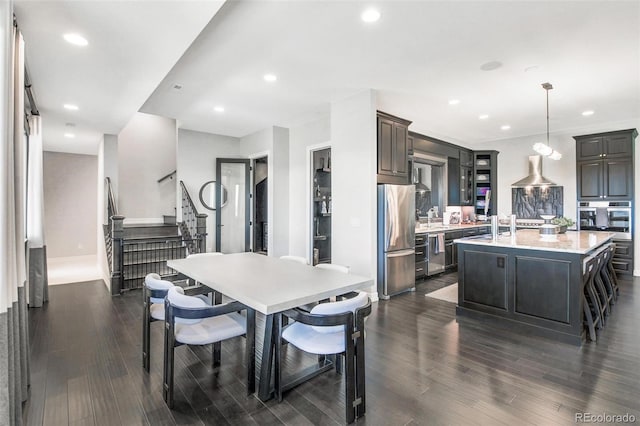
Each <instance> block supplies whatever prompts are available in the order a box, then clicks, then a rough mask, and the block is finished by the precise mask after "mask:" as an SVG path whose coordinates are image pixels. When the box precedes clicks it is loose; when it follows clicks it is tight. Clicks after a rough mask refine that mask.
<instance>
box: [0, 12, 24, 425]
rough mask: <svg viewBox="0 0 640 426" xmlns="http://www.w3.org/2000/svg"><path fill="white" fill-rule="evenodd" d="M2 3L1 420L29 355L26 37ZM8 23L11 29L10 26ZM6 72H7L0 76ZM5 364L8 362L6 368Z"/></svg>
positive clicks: (15, 420)
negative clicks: (26, 226)
mask: <svg viewBox="0 0 640 426" xmlns="http://www.w3.org/2000/svg"><path fill="white" fill-rule="evenodd" d="M3 3H5V4H4V5H1V6H0V8H2V9H1V10H0V11H1V12H2V14H1V16H2V22H1V23H0V35H1V36H2V46H1V47H0V49H1V50H0V55H1V57H0V65H1V66H2V69H1V70H0V81H2V82H9V84H8V85H6V86H5V85H3V86H2V87H1V88H0V94H1V95H2V96H0V102H3V105H2V106H0V112H2V114H1V116H0V130H1V132H0V138H1V140H0V363H1V364H2V368H0V424H3V425H4V424H6V425H21V424H22V402H23V401H25V400H26V398H27V395H28V392H27V390H28V384H29V358H28V330H27V309H26V295H25V281H26V260H25V245H24V241H25V233H24V184H25V179H26V176H25V167H24V164H25V161H24V160H25V158H24V155H25V146H24V137H23V127H24V41H23V39H22V35H21V34H20V33H19V31H18V30H17V29H16V28H15V27H13V26H12V25H11V22H12V21H11V14H10V13H6V16H5V12H7V11H9V12H10V11H11V3H10V2H8V3H9V6H8V7H7V4H6V3H7V2H3ZM10 28H12V30H11V29H10ZM3 77H5V78H3ZM5 366H6V368H5Z"/></svg>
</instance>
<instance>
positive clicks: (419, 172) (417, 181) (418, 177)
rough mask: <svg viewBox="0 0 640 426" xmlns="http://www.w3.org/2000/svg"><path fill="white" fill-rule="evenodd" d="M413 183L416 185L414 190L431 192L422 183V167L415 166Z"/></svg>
mask: <svg viewBox="0 0 640 426" xmlns="http://www.w3.org/2000/svg"><path fill="white" fill-rule="evenodd" d="M414 183H415V185H416V192H420V193H424V192H431V190H430V189H429V187H428V186H427V185H425V184H424V183H422V169H421V168H420V167H416V177H415V178H414Z"/></svg>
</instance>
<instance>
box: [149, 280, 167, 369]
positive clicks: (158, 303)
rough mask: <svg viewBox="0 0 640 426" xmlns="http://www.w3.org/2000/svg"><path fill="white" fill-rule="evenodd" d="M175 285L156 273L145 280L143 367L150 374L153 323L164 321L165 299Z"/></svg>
mask: <svg viewBox="0 0 640 426" xmlns="http://www.w3.org/2000/svg"><path fill="white" fill-rule="evenodd" d="M173 286H174V284H173V283H172V282H171V281H166V280H163V279H162V277H160V275H158V274H156V273H150V274H147V276H146V277H145V278H144V287H143V288H142V301H143V307H144V310H143V314H142V366H143V368H144V369H145V371H147V372H149V365H150V354H149V351H150V346H151V323H152V322H153V321H164V298H165V296H166V295H167V291H169V289H170V288H171V287H173Z"/></svg>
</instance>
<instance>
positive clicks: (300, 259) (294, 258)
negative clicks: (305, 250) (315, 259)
mask: <svg viewBox="0 0 640 426" xmlns="http://www.w3.org/2000/svg"><path fill="white" fill-rule="evenodd" d="M280 259H282V260H291V261H293V262H298V263H302V264H303V265H308V263H307V259H305V258H304V257H301V256H290V255H286V256H280Z"/></svg>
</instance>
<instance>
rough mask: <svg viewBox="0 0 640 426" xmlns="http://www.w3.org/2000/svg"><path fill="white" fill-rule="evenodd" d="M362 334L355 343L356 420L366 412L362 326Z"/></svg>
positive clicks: (362, 329) (362, 328)
mask: <svg viewBox="0 0 640 426" xmlns="http://www.w3.org/2000/svg"><path fill="white" fill-rule="evenodd" d="M360 329H361V331H362V333H361V336H360V337H359V338H358V340H357V342H356V400H358V399H360V403H359V404H358V406H357V409H356V418H359V417H362V416H364V413H365V412H366V398H365V381H366V380H365V367H364V324H362V327H360Z"/></svg>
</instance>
